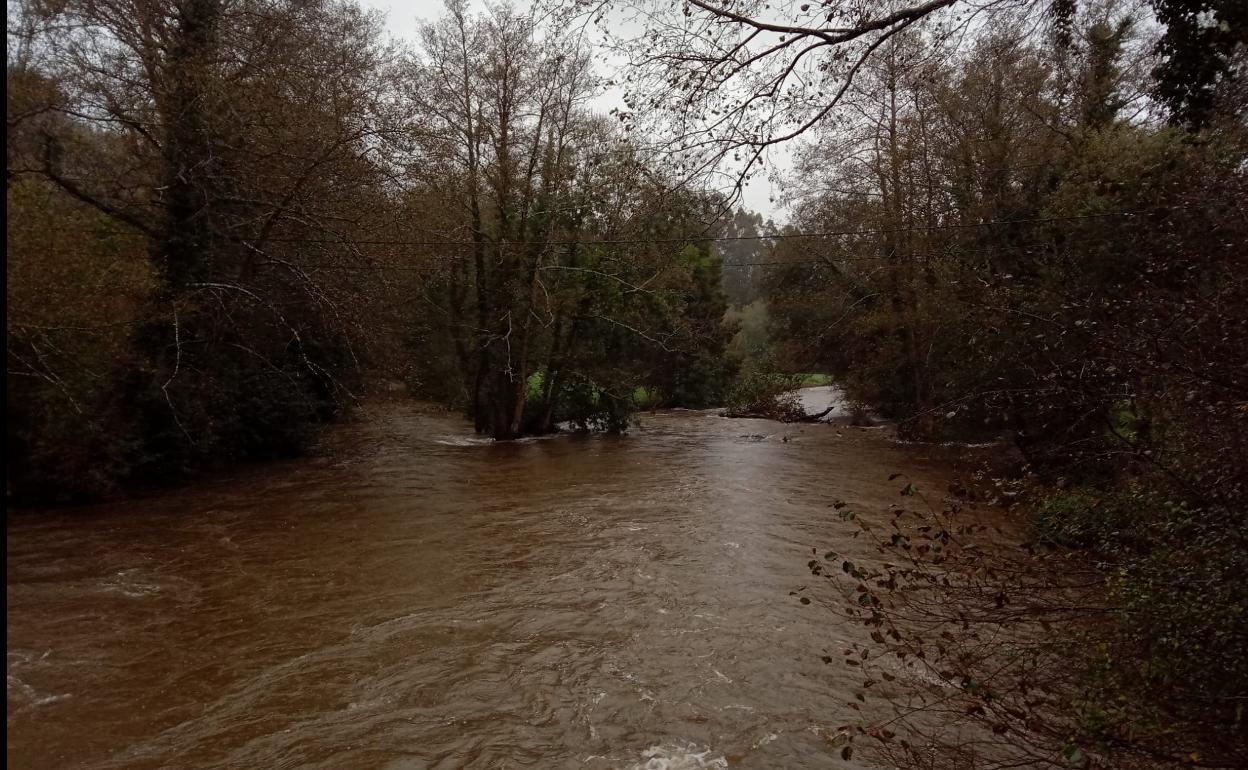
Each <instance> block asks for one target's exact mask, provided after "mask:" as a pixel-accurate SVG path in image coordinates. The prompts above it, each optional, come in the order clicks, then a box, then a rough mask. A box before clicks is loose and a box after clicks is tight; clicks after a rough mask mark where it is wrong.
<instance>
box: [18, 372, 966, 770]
mask: <svg viewBox="0 0 1248 770" xmlns="http://www.w3.org/2000/svg"><path fill="white" fill-rule="evenodd" d="M830 396H831V393H830V391H829V390H828V389H808V390H807V391H805V392H804V396H803V397H804V398H805V399H807V401H808V402H809V403H810V404H811V406H812V407H813V408H822V406H823V405H824V404H825V403H826V401H827V399H828V398H829V397H830ZM890 435H891V433H890V430H889V429H888V428H886V427H877V428H852V427H849V426H848V425H836V424H833V425H782V424H778V423H773V422H766V421H761V420H733V419H726V418H721V417H718V416H716V415H715V414H714V413H713V412H691V411H669V412H658V413H653V414H642V415H640V417H639V419H638V424H637V426H636V427H635V428H634V429H633V431H632V432H631V433H630V434H629V435H627V436H624V437H615V436H604V435H557V436H554V437H548V438H543V439H540V440H529V441H522V442H515V443H507V444H494V443H492V442H489V441H485V440H481V439H478V438H476V437H474V436H472V435H471V434H470V433H468V432H467V431H466V430H465V425H464V422H463V421H462V420H460V419H459V418H457V417H456V416H453V415H446V414H443V413H439V412H436V411H434V410H431V409H429V408H426V407H421V406H419V405H414V404H411V403H404V402H393V403H383V404H378V405H375V406H372V407H370V408H369V409H368V418H367V419H361V420H357V421H354V422H350V423H346V424H343V425H340V426H337V427H336V428H335V429H334V430H333V431H332V433H331V435H330V437H329V438H328V439H327V441H326V445H325V447H324V450H323V451H321V452H319V453H318V454H317V455H316V456H314V457H309V458H305V459H300V460H293V461H288V462H281V463H271V464H266V465H260V466H253V467H249V468H245V469H243V470H240V471H238V472H236V473H232V474H229V475H228V476H227V477H221V478H216V479H213V480H210V481H207V482H201V483H199V484H196V485H195V486H193V487H190V488H185V489H179V490H171V491H165V492H160V493H155V494H151V495H148V496H145V497H144V498H142V499H138V500H130V501H127V502H118V503H109V504H103V505H96V506H90V507H85V508H74V509H62V510H57V511H40V512H32V511H26V512H23V511H18V512H12V513H11V514H10V517H9V521H8V544H7V555H8V566H7V576H8V585H7V596H8V626H7V641H8V661H7V672H8V687H7V693H8V713H7V717H8V745H7V755H8V761H9V763H10V766H11V767H15V768H227V767H228V768H266V769H272V768H386V769H388V770H398V769H399V768H410V769H416V768H517V767H541V768H565V767H566V768H587V769H589V770H594V769H599V768H686V767H687V768H695V767H727V766H730V765H731V766H741V767H748V768H789V769H793V768H817V767H818V768H823V767H829V766H837V767H842V766H845V765H844V764H843V763H841V762H840V760H839V758H838V755H839V749H838V748H837V746H836V741H835V735H836V726H837V725H840V724H843V723H846V722H848V721H853V720H854V719H855V718H857V713H856V712H855V711H853V710H851V708H850V707H849V706H848V705H847V702H852V700H853V697H852V690H853V688H854V686H855V685H856V680H855V678H854V677H853V675H852V671H847V670H846V669H845V668H844V667H843V666H838V665H826V664H825V663H824V662H823V660H822V656H823V655H825V654H827V653H829V652H831V653H832V654H839V651H840V649H841V648H843V647H845V646H846V644H848V643H849V642H852V641H855V640H858V639H860V638H861V637H862V636H863V635H864V634H865V633H866V632H865V631H864V630H863V629H861V628H859V627H856V626H853V625H847V624H845V623H842V622H841V621H838V620H837V619H836V617H835V616H834V615H832V614H831V613H830V612H828V611H827V610H826V609H823V608H821V607H820V606H819V604H818V602H816V603H814V604H809V605H807V604H802V603H800V602H799V601H798V597H797V596H795V595H791V594H790V592H792V591H798V590H800V589H802V588H803V587H804V586H807V585H810V584H811V581H812V580H815V579H814V578H812V576H811V574H810V572H809V570H808V568H807V565H806V561H807V559H809V558H810V553H811V548H812V547H817V548H820V549H821V552H822V549H824V548H828V547H832V548H836V549H837V551H838V552H840V553H842V554H846V555H850V556H853V557H854V558H860V559H863V560H866V559H869V558H870V556H871V553H870V546H869V544H868V543H867V542H866V538H861V539H853V538H850V537H848V535H849V529H847V527H846V526H845V524H844V523H843V522H842V521H841V520H840V518H839V517H838V516H837V515H836V512H835V511H834V510H833V508H832V507H831V504H832V503H833V501H834V500H837V499H841V500H846V501H849V502H850V503H851V504H852V505H853V506H854V507H855V509H856V510H857V511H858V512H859V516H865V517H870V516H873V515H875V516H879V517H881V518H883V516H884V515H885V511H886V510H887V508H888V506H889V505H890V504H892V503H895V502H896V501H897V500H898V497H897V487H898V486H899V484H900V482H890V481H888V476H889V474H890V473H893V472H902V471H904V472H906V473H908V474H909V475H910V477H911V478H912V479H913V480H914V481H915V482H916V483H917V484H919V485H920V487H921V488H923V487H926V488H928V489H937V490H940V491H943V489H944V487H945V485H946V484H947V483H948V477H949V471H948V470H947V468H948V466H947V465H946V464H945V463H944V462H943V461H942V459H941V458H940V457H939V456H937V455H939V453H940V452H939V450H938V449H936V448H926V449H924V448H916V447H913V446H901V445H898V444H896V443H894V442H892V441H891V440H890ZM819 588H820V589H821V590H825V591H826V590H827V588H828V587H827V586H820V587H819Z"/></svg>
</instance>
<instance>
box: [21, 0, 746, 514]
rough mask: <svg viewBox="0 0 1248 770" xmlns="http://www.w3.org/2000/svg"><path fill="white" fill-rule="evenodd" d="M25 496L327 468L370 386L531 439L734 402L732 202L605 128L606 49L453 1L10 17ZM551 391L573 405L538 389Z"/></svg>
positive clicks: (165, 6)
mask: <svg viewBox="0 0 1248 770" xmlns="http://www.w3.org/2000/svg"><path fill="white" fill-rule="evenodd" d="M9 19H10V22H9V39H10V48H9V58H8V73H7V84H8V99H7V114H8V126H9V132H8V137H7V150H8V155H7V161H8V166H7V168H8V181H7V204H8V207H9V214H10V217H9V223H8V230H7V239H8V240H7V245H8V252H9V262H8V276H9V281H10V287H9V293H8V299H9V309H8V316H7V317H8V340H7V341H8V353H7V356H8V366H7V384H8V398H7V400H6V410H7V412H6V414H7V420H8V430H7V434H6V438H7V449H8V457H9V460H8V465H7V471H8V477H9V491H10V494H11V495H17V496H18V497H19V498H25V499H61V500H65V499H74V498H79V497H91V496H97V495H100V494H106V493H109V492H110V491H111V490H115V489H118V488H121V487H125V486H128V485H132V484H135V483H148V482H153V481H159V482H167V481H171V480H178V479H183V478H187V477H189V476H191V475H193V474H195V473H197V472H200V471H203V470H206V469H211V468H214V467H221V466H224V465H227V464H230V463H235V462H238V461H240V460H246V459H250V458H264V457H274V456H282V455H288V454H292V453H297V452H300V451H302V450H303V449H304V448H306V447H307V446H308V444H309V442H311V441H313V440H314V439H315V436H316V435H317V431H316V427H317V425H319V424H321V423H323V422H325V421H326V420H328V419H331V418H332V417H334V416H335V415H336V414H339V413H340V412H342V411H343V409H344V408H348V407H350V406H351V405H353V404H354V403H356V401H357V400H358V398H359V396H360V394H361V389H362V388H363V387H365V385H366V384H367V382H368V381H369V380H371V379H377V378H399V379H403V380H406V381H407V382H408V383H409V384H410V385H411V386H412V389H413V390H414V391H415V393H416V394H418V395H421V396H424V397H431V398H435V399H440V400H442V401H444V402H445V403H447V404H448V405H450V406H453V407H456V408H459V409H462V410H463V411H464V412H465V413H466V414H467V415H468V416H469V418H470V419H471V420H473V421H474V424H475V426H476V428H477V430H479V431H480V432H482V433H486V434H489V435H492V436H495V437H497V438H509V437H514V436H518V435H521V434H523V433H532V432H543V431H548V430H552V429H553V428H554V426H555V425H557V424H558V423H560V422H564V421H570V422H573V423H576V424H579V425H594V426H598V427H603V428H606V429H610V430H621V429H623V428H624V427H625V426H626V424H627V419H628V414H629V412H630V411H631V410H632V409H633V399H632V395H633V393H634V391H635V390H636V389H637V388H639V387H641V388H645V389H648V390H647V392H649V393H650V394H651V398H650V399H649V400H650V401H656V400H658V401H661V402H662V403H664V404H666V405H684V406H707V405H711V404H714V403H718V402H720V401H721V400H722V397H723V392H724V389H725V388H726V386H727V383H728V381H729V379H730V377H731V373H732V371H733V368H734V364H733V363H732V362H731V361H730V360H727V359H725V357H724V355H723V352H724V347H725V345H726V344H727V342H728V340H729V338H730V337H731V336H732V331H731V329H730V328H729V327H726V326H724V325H723V324H722V323H721V321H722V318H723V315H724V312H725V310H726V308H727V305H726V302H725V299H724V295H723V293H722V288H721V282H722V276H721V268H720V263H721V258H720V256H719V255H718V254H715V253H713V252H712V248H711V245H710V244H711V241H709V240H708V238H709V237H711V236H714V235H715V234H716V232H718V231H717V230H716V229H715V228H717V227H719V225H718V224H716V221H717V214H718V212H719V211H721V210H722V209H723V207H724V203H725V202H724V201H723V200H722V199H720V198H717V197H715V196H714V195H711V194H709V193H705V192H701V191H699V190H696V189H693V190H690V189H688V188H682V187H680V186H679V185H677V184H676V180H675V179H674V178H673V177H672V175H671V173H670V172H669V171H668V170H666V169H665V168H664V166H663V165H662V164H661V163H658V162H652V160H650V159H648V158H647V157H646V156H645V155H644V154H643V152H642V150H641V149H639V147H638V146H637V145H636V144H635V143H632V142H630V141H629V140H628V137H627V135H626V132H625V131H624V130H623V129H621V128H620V127H619V125H618V123H619V122H618V121H616V120H614V119H611V118H609V117H607V116H604V115H601V114H597V113H595V112H594V111H592V110H590V109H589V108H588V106H587V104H586V103H587V101H588V100H589V99H590V98H591V97H592V96H593V95H595V94H597V93H599V92H600V91H601V87H602V83H601V80H600V76H599V75H598V74H596V73H595V72H593V71H592V68H591V67H590V58H591V56H590V51H589V50H588V48H587V47H586V46H585V45H584V43H583V41H580V40H579V39H574V37H573V36H571V35H569V34H566V33H564V32H560V31H558V30H557V29H556V28H555V26H554V25H552V24H542V23H539V21H538V18H537V17H536V16H535V15H533V14H530V13H527V12H522V11H520V10H517V9H514V8H511V7H507V6H501V7H498V8H494V9H492V10H490V11H488V12H485V13H474V12H470V11H469V9H468V8H467V7H466V6H465V5H464V4H462V3H455V2H452V3H450V4H449V5H448V6H447V9H446V13H445V14H444V15H443V17H442V18H441V19H440V20H438V21H436V22H433V23H430V24H428V25H426V26H425V27H424V28H423V30H422V33H421V36H420V39H419V40H418V41H414V42H413V44H412V45H411V46H410V47H404V46H400V45H398V44H394V43H388V42H385V41H383V39H382V30H381V27H380V20H379V18H378V17H376V16H375V15H369V14H367V13H365V12H363V11H361V10H360V9H359V7H357V6H355V5H354V4H351V3H338V2H334V1H333V0H324V1H322V0H312V1H310V2H303V1H300V2H279V3H253V2H250V1H244V2H224V1H223V0H188V1H187V2H168V3H155V4H152V3H134V2H131V1H130V0H103V1H99V0H83V2H69V3H42V2H30V3H22V4H18V5H17V6H11V7H10V15H9ZM535 374H538V375H540V382H541V383H542V388H541V389H540V390H538V391H536V392H534V391H532V390H531V389H530V388H528V387H527V385H528V383H529V382H530V381H531V380H532V376H533V375H535Z"/></svg>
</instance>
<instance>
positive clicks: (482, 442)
mask: <svg viewBox="0 0 1248 770" xmlns="http://www.w3.org/2000/svg"><path fill="white" fill-rule="evenodd" d="M433 443H435V444H441V445H442V446H487V445H489V444H493V443H494V439H492V438H486V437H485V436H452V435H442V436H434V437H433Z"/></svg>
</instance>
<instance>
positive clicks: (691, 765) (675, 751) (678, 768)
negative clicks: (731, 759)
mask: <svg viewBox="0 0 1248 770" xmlns="http://www.w3.org/2000/svg"><path fill="white" fill-rule="evenodd" d="M641 758H642V761H641V762H638V763H637V764H635V765H631V766H630V767H629V770H698V769H699V768H709V767H727V766H728V760H726V759H724V758H723V757H722V756H720V757H712V756H711V750H710V749H709V748H703V749H701V750H699V747H698V746H695V745H693V744H689V745H686V746H675V745H669V746H651V747H650V748H648V749H646V750H645V751H643V752H641Z"/></svg>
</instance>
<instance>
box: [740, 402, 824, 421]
mask: <svg viewBox="0 0 1248 770" xmlns="http://www.w3.org/2000/svg"><path fill="white" fill-rule="evenodd" d="M835 408H836V404H832V405H831V406H829V407H828V408H827V409H824V410H823V411H822V412H819V413H817V414H807V413H806V410H805V409H802V408H801V407H800V406H796V407H790V406H788V405H785V404H775V405H771V406H770V407H767V408H745V409H731V408H729V409H725V410H724V411H722V412H720V413H719V416H720V417H749V418H754V419H760V420H776V421H778V422H819V421H820V420H822V419H823V418H824V417H827V416H828V415H829V414H831V413H832V410H833V409H835Z"/></svg>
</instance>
